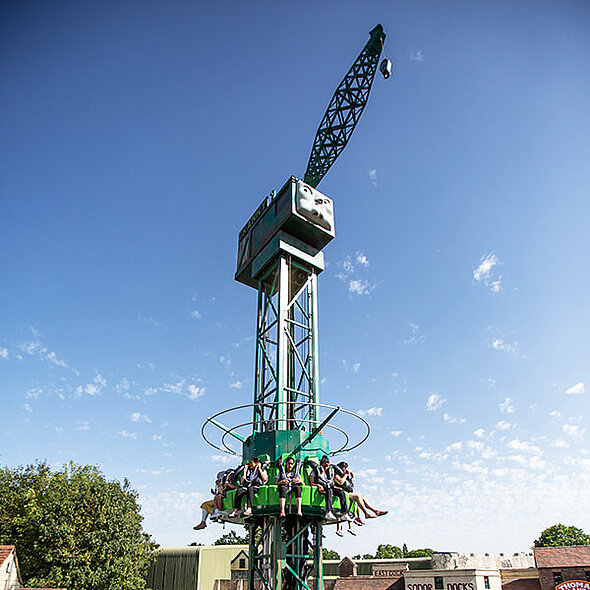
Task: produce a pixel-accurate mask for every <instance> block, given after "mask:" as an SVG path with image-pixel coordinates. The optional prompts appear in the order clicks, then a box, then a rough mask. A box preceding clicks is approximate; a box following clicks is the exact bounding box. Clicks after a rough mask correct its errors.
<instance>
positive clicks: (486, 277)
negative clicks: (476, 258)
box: [473, 252, 502, 293]
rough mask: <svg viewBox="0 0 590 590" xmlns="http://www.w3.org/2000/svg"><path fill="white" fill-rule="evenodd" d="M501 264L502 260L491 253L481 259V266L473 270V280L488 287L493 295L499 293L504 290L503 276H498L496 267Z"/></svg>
mask: <svg viewBox="0 0 590 590" xmlns="http://www.w3.org/2000/svg"><path fill="white" fill-rule="evenodd" d="M501 264H502V262H501V261H500V259H499V258H498V257H497V256H496V255H495V254H494V253H493V252H490V254H487V255H484V256H482V257H481V258H480V263H479V266H477V267H476V268H474V269H473V278H474V279H475V280H476V281H477V282H478V283H482V284H483V285H485V286H486V287H488V288H489V289H490V291H492V293H498V292H499V291H501V289H502V275H499V274H497V272H496V267H497V266H500V265H501Z"/></svg>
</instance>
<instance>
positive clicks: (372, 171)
mask: <svg viewBox="0 0 590 590" xmlns="http://www.w3.org/2000/svg"><path fill="white" fill-rule="evenodd" d="M369 180H370V181H371V184H372V185H373V186H377V169H376V168H369Z"/></svg>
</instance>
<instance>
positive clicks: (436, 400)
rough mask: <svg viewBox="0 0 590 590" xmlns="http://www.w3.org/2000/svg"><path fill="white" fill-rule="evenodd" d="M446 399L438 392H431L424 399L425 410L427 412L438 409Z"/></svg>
mask: <svg viewBox="0 0 590 590" xmlns="http://www.w3.org/2000/svg"><path fill="white" fill-rule="evenodd" d="M446 401H447V400H446V399H443V398H442V397H441V396H440V395H439V394H438V393H431V394H430V395H429V396H428V399H427V400H426V410H427V411H428V412H434V411H436V410H439V409H440V408H441V407H442V405H443V404H444V403H445V402H446Z"/></svg>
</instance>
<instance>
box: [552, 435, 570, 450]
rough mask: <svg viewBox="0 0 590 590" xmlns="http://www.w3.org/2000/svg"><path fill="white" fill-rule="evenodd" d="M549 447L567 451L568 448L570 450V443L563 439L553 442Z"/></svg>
mask: <svg viewBox="0 0 590 590" xmlns="http://www.w3.org/2000/svg"><path fill="white" fill-rule="evenodd" d="M549 446H550V447H556V448H562V449H567V448H569V446H570V443H568V442H567V441H565V440H563V438H558V439H556V440H555V441H553V442H552V443H551V444H550V445H549Z"/></svg>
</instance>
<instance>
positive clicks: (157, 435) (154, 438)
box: [151, 434, 162, 440]
mask: <svg viewBox="0 0 590 590" xmlns="http://www.w3.org/2000/svg"><path fill="white" fill-rule="evenodd" d="M151 439H152V440H162V435H161V434H152V436H151Z"/></svg>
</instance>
